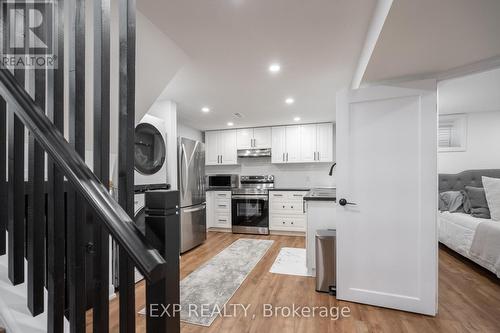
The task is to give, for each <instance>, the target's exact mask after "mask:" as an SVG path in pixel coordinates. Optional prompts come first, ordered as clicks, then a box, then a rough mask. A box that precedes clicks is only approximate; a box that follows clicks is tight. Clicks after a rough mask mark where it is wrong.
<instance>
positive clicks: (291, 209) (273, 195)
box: [269, 191, 307, 232]
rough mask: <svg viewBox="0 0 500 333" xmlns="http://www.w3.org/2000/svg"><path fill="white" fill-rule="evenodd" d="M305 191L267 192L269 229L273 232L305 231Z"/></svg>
mask: <svg viewBox="0 0 500 333" xmlns="http://www.w3.org/2000/svg"><path fill="white" fill-rule="evenodd" d="M306 193H307V191H270V192H269V229H270V230H275V231H299V232H305V231H306V216H305V214H304V208H303V207H304V206H303V205H304V200H303V198H304V195H305V194H306Z"/></svg>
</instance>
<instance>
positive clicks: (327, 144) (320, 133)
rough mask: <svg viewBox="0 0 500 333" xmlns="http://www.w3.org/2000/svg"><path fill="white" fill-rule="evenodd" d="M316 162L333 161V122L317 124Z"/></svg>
mask: <svg viewBox="0 0 500 333" xmlns="http://www.w3.org/2000/svg"><path fill="white" fill-rule="evenodd" d="M316 152H317V154H316V159H317V160H316V162H333V124H332V123H324V124H318V125H316Z"/></svg>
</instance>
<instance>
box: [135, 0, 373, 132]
mask: <svg viewBox="0 0 500 333" xmlns="http://www.w3.org/2000/svg"><path fill="white" fill-rule="evenodd" d="M375 4H376V0H307V1H304V0H273V1H269V0H210V1H199V0H168V1H151V0H139V1H138V8H139V10H140V11H141V12H142V13H143V14H144V15H146V16H147V17H148V19H149V20H151V21H152V22H153V23H154V24H155V25H156V26H157V27H158V28H159V29H160V30H161V31H163V33H165V34H166V35H167V36H168V37H169V38H170V39H171V40H172V41H173V42H174V43H175V44H176V45H177V46H179V48H180V49H182V51H183V52H184V53H185V54H186V55H187V57H188V60H187V62H186V64H185V65H184V67H183V68H182V69H181V70H180V71H179V72H178V73H177V74H176V75H175V77H174V78H173V79H172V80H171V81H170V83H169V84H168V86H167V87H166V89H165V90H164V92H163V94H162V98H168V99H171V100H173V101H175V102H176V103H177V104H178V113H179V115H180V118H181V121H182V122H184V123H185V124H187V125H190V126H193V127H195V128H198V129H203V130H205V129H218V128H225V127H227V125H226V123H227V122H228V121H232V122H234V124H235V127H244V126H259V125H270V124H273V125H275V124H276V125H277V124H289V123H293V121H294V120H293V118H294V117H300V118H301V122H316V121H332V120H334V119H335V92H336V91H338V90H340V89H342V88H346V87H348V86H349V84H350V81H351V79H352V76H353V73H354V71H355V68H356V64H357V61H358V57H359V54H360V53H361V49H362V47H363V43H364V39H365V36H366V33H367V29H368V26H369V23H370V19H371V16H372V13H373V10H374V8H375ZM272 62H279V63H280V64H281V68H282V70H281V72H280V73H278V74H275V75H272V74H271V73H269V72H268V66H269V65H270V64H271V63H272ZM289 96H292V97H293V98H294V99H295V104H293V105H286V104H285V102H284V100H285V98H287V97H289ZM204 106H208V107H210V108H211V112H209V113H202V112H201V108H202V107H204ZM236 112H237V113H240V114H242V115H243V117H242V118H241V119H239V118H235V117H234V116H233V114H234V113H236Z"/></svg>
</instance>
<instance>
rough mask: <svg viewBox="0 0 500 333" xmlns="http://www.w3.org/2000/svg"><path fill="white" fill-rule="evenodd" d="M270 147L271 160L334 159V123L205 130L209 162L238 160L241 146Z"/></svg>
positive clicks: (308, 161)
mask: <svg viewBox="0 0 500 333" xmlns="http://www.w3.org/2000/svg"><path fill="white" fill-rule="evenodd" d="M265 148H271V162H272V163H318V162H332V161H333V124H332V123H322V124H308V125H290V126H277V127H257V128H243V129H237V130H222V131H207V132H205V161H206V164H207V165H234V164H238V149H265Z"/></svg>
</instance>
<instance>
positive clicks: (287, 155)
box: [286, 153, 288, 162]
mask: <svg viewBox="0 0 500 333" xmlns="http://www.w3.org/2000/svg"><path fill="white" fill-rule="evenodd" d="M286 161H287V162H288V153H286Z"/></svg>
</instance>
